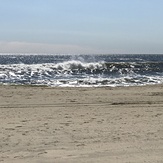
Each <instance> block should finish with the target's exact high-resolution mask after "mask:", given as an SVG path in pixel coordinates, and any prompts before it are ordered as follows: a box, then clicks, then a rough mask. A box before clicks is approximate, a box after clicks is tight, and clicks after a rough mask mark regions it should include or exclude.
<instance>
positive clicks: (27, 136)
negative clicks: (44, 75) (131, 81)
mask: <svg viewBox="0 0 163 163" xmlns="http://www.w3.org/2000/svg"><path fill="white" fill-rule="evenodd" d="M0 162H4V163H28V162H30V163H86V162H87V163H92V162H97V163H106V162H111V163H129V162H130V163H144V162H148V163H156V162H157V163H162V162H163V85H155V86H154V85H153V86H142V87H116V88H110V87H103V88H49V87H29V86H2V85H1V86H0Z"/></svg>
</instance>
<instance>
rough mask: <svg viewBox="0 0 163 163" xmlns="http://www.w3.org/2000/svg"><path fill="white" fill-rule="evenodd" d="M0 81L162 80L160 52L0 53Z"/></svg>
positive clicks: (121, 83)
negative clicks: (121, 53)
mask: <svg viewBox="0 0 163 163" xmlns="http://www.w3.org/2000/svg"><path fill="white" fill-rule="evenodd" d="M0 83H1V84H19V85H20V84H21V85H47V86H53V87H58V86H60V87H67V86H71V87H102V86H112V87H115V86H135V85H138V86H139V85H147V84H161V83H163V55H157V54H155V55H147V54H146V55H143V54H141V55H131V54H130V55H129V54H128V55H94V54H92V55H61V54H60V55H56V54H42V55H40V54H0Z"/></svg>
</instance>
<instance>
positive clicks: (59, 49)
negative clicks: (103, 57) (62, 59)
mask: <svg viewBox="0 0 163 163" xmlns="http://www.w3.org/2000/svg"><path fill="white" fill-rule="evenodd" d="M0 53H54V54H59V53H60V54H90V53H91V54H92V53H98V50H97V49H92V48H88V47H84V46H83V47H82V46H78V45H64V44H63V45H62V44H44V43H28V42H0Z"/></svg>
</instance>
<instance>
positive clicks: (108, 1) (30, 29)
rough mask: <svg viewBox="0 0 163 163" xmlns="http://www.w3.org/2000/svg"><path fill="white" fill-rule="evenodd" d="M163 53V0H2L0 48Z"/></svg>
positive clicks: (18, 50)
mask: <svg viewBox="0 0 163 163" xmlns="http://www.w3.org/2000/svg"><path fill="white" fill-rule="evenodd" d="M3 52H7V53H8V52H10V53H12V52H14V53H20V52H24V53H26V52H29V53H75V54H79V53H80V54H81V53H87V54H88V53H89V54H90V53H105V54H106V53H108V54H112V53H114V54H115V53H116V54H117V53H163V0H0V53H3Z"/></svg>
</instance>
